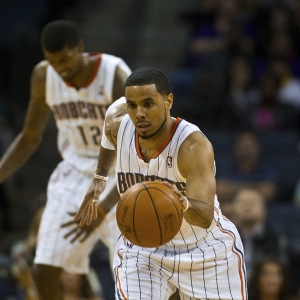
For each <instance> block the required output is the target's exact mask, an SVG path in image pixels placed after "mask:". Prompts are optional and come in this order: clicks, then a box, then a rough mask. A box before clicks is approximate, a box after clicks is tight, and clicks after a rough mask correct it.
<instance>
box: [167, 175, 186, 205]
mask: <svg viewBox="0 0 300 300" xmlns="http://www.w3.org/2000/svg"><path fill="white" fill-rule="evenodd" d="M162 183H163V184H165V185H167V186H169V187H170V188H171V189H172V190H173V193H174V194H175V195H176V196H177V197H178V198H179V200H180V201H181V203H182V209H183V210H185V209H186V208H187V207H188V200H187V198H186V197H185V196H183V195H182V194H181V192H180V191H179V190H178V189H177V187H176V186H175V185H174V184H170V183H169V182H167V181H162Z"/></svg>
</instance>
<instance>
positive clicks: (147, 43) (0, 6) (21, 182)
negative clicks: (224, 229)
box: [0, 0, 300, 300]
mask: <svg viewBox="0 0 300 300" xmlns="http://www.w3.org/2000/svg"><path fill="white" fill-rule="evenodd" d="M0 19H1V26H0V153H1V154H2V153H3V152H4V151H5V150H6V149H7V147H8V146H9V144H10V142H11V141H12V139H13V138H14V137H15V136H16V134H17V133H18V132H19V131H20V130H21V129H22V125H23V122H24V116H25V111H26V108H27V105H28V102H29V82H30V75H31V72H32V69H33V67H34V66H35V64H36V63H38V62H39V61H40V60H42V59H43V55H42V51H41V48H40V43H39V36H40V32H41V29H42V28H43V26H44V25H45V24H46V23H48V22H49V21H52V20H55V19H68V20H71V21H73V22H75V23H76V24H77V25H78V27H79V30H80V34H81V36H82V39H83V41H84V44H85V50H86V51H87V52H103V53H109V54H113V55H116V56H120V57H122V58H123V59H124V60H125V61H126V62H127V64H128V65H129V66H130V67H131V69H132V70H134V69H136V68H138V67H141V66H154V67H158V68H160V69H162V70H163V71H164V72H165V73H166V74H167V75H168V76H169V78H170V82H171V86H172V91H173V93H174V97H175V103H174V107H173V113H172V115H173V116H174V117H177V116H179V117H181V118H185V119H187V120H188V121H190V122H192V123H195V124H196V125H198V126H199V127H200V129H201V130H202V131H203V132H204V134H205V135H206V136H207V137H208V138H209V139H210V141H211V142H212V144H213V146H214V151H215V159H216V166H217V173H216V178H217V189H218V190H217V192H218V195H219V201H220V203H221V207H222V209H223V212H224V214H225V215H228V217H230V218H232V220H234V221H235V222H236V225H237V226H238V228H240V232H241V235H243V236H245V239H244V244H245V245H246V244H247V243H248V242H250V245H251V246H250V248H247V246H245V252H247V253H246V257H248V262H249V263H254V261H255V259H254V257H255V254H256V253H258V252H255V251H254V250H253V249H256V248H255V247H254V245H256V244H257V245H262V243H264V242H265V243H266V245H268V246H266V247H263V249H260V250H257V251H261V253H262V255H261V256H259V257H265V256H269V254H272V255H273V254H274V253H273V252H272V249H273V250H274V248H276V247H278V248H280V249H281V250H282V249H283V250H282V251H283V252H281V255H282V256H281V257H285V259H282V260H283V261H284V262H283V263H284V264H285V266H286V267H287V268H288V270H289V272H290V273H291V278H292V279H291V282H292V287H291V290H292V293H293V294H294V295H297V294H298V291H299V288H300V271H299V270H300V208H299V207H300V181H299V178H300V152H299V149H300V147H299V141H300V135H299V129H300V39H299V34H300V1H298V0H277V1H276V0H185V1H182V0H164V1H161V0H110V1H105V0H97V1H96V0H10V1H1V2H0ZM59 161H60V157H59V154H58V151H57V149H56V128H55V124H54V121H53V119H51V121H50V122H49V124H48V127H47V129H46V133H45V135H44V140H43V143H42V145H41V146H40V148H39V149H38V151H37V152H36V153H35V154H34V155H33V156H32V158H31V159H30V160H29V162H27V163H26V165H25V166H24V167H22V168H21V169H20V170H19V171H18V172H17V173H16V174H15V175H13V176H12V177H11V178H10V179H9V180H8V181H7V182H5V183H4V184H3V185H1V186H0V252H2V253H9V254H10V253H11V249H12V245H14V243H15V241H17V240H19V239H22V238H24V237H25V236H27V233H28V231H29V227H30V222H31V219H32V218H33V216H34V215H35V213H36V211H37V209H38V207H40V206H41V205H43V204H44V202H45V191H46V188H47V181H48V178H49V176H50V174H51V172H52V170H53V169H54V168H55V166H56V164H57V163H58V162H59ZM298 181H299V182H298ZM243 189H255V190H256V191H257V192H259V193H260V194H261V196H262V198H263V203H264V205H263V207H264V209H266V212H263V215H264V216H265V217H263V218H262V219H264V221H263V222H265V223H266V224H267V226H268V228H270V230H271V231H272V232H274V234H275V233H276V234H280V236H281V237H282V236H284V237H285V238H283V239H280V238H278V239H277V240H276V241H275V244H272V243H271V242H270V241H265V240H264V241H262V240H260V239H259V238H261V235H260V236H259V234H257V233H258V232H259V233H261V231H259V230H257V228H261V227H262V225H256V224H257V222H258V223H259V221H258V220H253V219H251V207H254V204H253V205H252V204H251V203H252V202H251V201H254V202H255V201H256V200H255V199H254V198H255V197H252V196H253V195H252V196H251V195H250V196H249V198H250V200H249V199H248V201H249V203H250V205H248V206H249V207H250V208H247V209H248V210H247V209H246V207H248V206H247V204H246V202H245V203H244V205H243V206H242V207H244V209H245V210H246V211H244V212H242V213H245V214H246V216H250V217H249V221H248V223H247V224H246V227H247V226H248V227H247V229H246V231H247V232H244V231H243V229H242V227H243V225H244V224H243V222H242V221H241V220H240V219H241V218H238V217H237V216H238V214H239V213H240V210H236V207H235V204H236V197H237V195H238V193H239V192H240V191H241V190H243ZM245 201H246V200H245ZM254 202H253V203H254ZM255 216H257V214H254V219H255ZM245 219H247V217H245V218H243V220H245ZM274 220H275V221H274ZM249 224H250V225H251V224H252V225H253V226H252V227H253V228H254V230H253V232H252V231H251V230H252V229H249ZM250 227H251V226H250ZM276 234H275V235H276ZM258 236H259V237H258ZM270 243H271V244H270ZM276 243H277V244H276ZM270 245H271V246H270ZM274 245H275V246H274ZM100 248H101V247H100ZM247 249H251V251H250V250H247ZM280 249H279V250H280ZM101 251H102V252H103V251H104V252H105V249H103V247H102V248H101ZM248 251H249V252H248ZM284 251H286V252H284ZM278 253H279V252H278ZM248 254H249V255H248ZM276 255H277V254H276ZM277 256H278V258H279V259H280V257H279V256H280V255H279V254H278V255H277ZM103 257H105V254H104V256H103ZM0 269H1V268H0ZM249 270H250V266H249ZM0 273H1V272H0ZM249 276H250V275H249ZM102 296H103V295H102ZM103 297H104V296H103ZM257 299H258V298H257ZM278 299H279V298H278ZM280 299H283V298H280ZM0 300H1V298H0Z"/></svg>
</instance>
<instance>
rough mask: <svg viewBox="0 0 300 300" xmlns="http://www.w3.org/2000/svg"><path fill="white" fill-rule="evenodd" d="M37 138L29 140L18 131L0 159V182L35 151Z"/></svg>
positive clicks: (38, 142) (37, 142)
mask: <svg viewBox="0 0 300 300" xmlns="http://www.w3.org/2000/svg"><path fill="white" fill-rule="evenodd" d="M39 144H40V141H39V140H36V141H30V142H28V140H27V139H26V138H25V137H24V135H23V134H22V133H20V134H19V135H18V136H17V137H16V138H15V140H14V141H13V142H12V144H11V145H10V146H9V148H8V149H7V150H6V152H5V153H4V155H3V157H2V158H1V161H0V183H1V182H4V181H5V180H6V179H7V178H9V177H10V176H11V175H12V174H13V173H15V172H16V171H17V170H18V169H19V168H20V167H22V166H23V164H24V163H25V162H26V161H27V160H28V159H29V158H30V156H31V155H32V154H33V153H34V152H35V150H36V149H37V147H38V145H39Z"/></svg>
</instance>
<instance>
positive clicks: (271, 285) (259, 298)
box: [248, 258, 294, 300]
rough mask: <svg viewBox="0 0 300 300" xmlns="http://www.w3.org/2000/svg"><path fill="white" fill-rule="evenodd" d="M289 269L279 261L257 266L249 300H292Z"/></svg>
mask: <svg viewBox="0 0 300 300" xmlns="http://www.w3.org/2000/svg"><path fill="white" fill-rule="evenodd" d="M290 285H291V282H290V276H289V273H288V268H287V267H286V266H285V265H284V264H282V262H281V261H280V260H278V259H275V258H273V259H264V260H262V261H260V262H259V263H257V264H256V266H255V268H254V270H253V274H252V276H251V279H250V283H249V289H248V290H249V300H292V299H294V298H292V297H291V296H292V295H291V294H292V293H291V287H290Z"/></svg>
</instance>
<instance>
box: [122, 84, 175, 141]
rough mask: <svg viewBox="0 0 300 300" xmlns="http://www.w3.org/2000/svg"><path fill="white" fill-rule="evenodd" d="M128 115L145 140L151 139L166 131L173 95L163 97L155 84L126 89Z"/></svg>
mask: <svg viewBox="0 0 300 300" xmlns="http://www.w3.org/2000/svg"><path fill="white" fill-rule="evenodd" d="M125 98H126V101H127V111H128V114H129V116H130V118H131V120H132V122H133V124H134V126H135V128H136V131H137V133H138V135H139V136H140V137H141V138H143V139H150V138H152V137H153V136H155V135H156V134H158V133H160V132H162V131H163V130H164V129H165V124H166V121H167V119H168V118H170V109H171V107H172V103H173V95H172V94H169V95H161V94H160V93H158V92H157V90H156V86H155V84H149V85H141V86H127V87H126V88H125Z"/></svg>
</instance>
